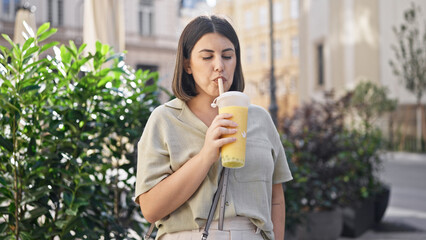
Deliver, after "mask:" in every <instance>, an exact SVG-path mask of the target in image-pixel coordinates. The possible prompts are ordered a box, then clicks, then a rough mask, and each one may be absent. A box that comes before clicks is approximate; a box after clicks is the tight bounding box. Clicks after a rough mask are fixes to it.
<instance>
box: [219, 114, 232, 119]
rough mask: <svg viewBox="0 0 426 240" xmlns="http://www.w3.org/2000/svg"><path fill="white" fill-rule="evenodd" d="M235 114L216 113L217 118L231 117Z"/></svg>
mask: <svg viewBox="0 0 426 240" xmlns="http://www.w3.org/2000/svg"><path fill="white" fill-rule="evenodd" d="M232 116H233V115H232V114H231V113H221V114H218V115H216V117H215V119H225V118H231V117H232Z"/></svg>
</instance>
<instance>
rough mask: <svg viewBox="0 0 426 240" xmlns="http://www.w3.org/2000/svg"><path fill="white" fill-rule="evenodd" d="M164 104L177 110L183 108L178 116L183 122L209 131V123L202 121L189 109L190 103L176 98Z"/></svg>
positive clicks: (203, 130)
mask: <svg viewBox="0 0 426 240" xmlns="http://www.w3.org/2000/svg"><path fill="white" fill-rule="evenodd" d="M164 105H166V107H170V108H173V109H176V110H181V112H180V114H179V115H178V116H177V117H178V119H179V120H181V121H182V122H186V123H188V124H190V125H192V126H194V127H195V128H197V129H198V130H200V131H202V132H203V133H205V132H207V129H208V127H207V125H206V124H204V122H203V121H201V119H199V118H198V117H197V116H195V114H194V113H193V112H192V111H191V109H189V107H188V105H187V104H186V103H185V102H184V101H182V100H180V99H178V98H175V99H173V100H170V101H169V102H167V103H165V104H164Z"/></svg>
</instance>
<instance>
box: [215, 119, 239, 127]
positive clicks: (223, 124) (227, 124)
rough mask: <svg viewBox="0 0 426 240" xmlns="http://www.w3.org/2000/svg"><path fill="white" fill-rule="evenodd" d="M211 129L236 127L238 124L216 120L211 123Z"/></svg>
mask: <svg viewBox="0 0 426 240" xmlns="http://www.w3.org/2000/svg"><path fill="white" fill-rule="evenodd" d="M212 126H213V127H217V126H220V127H238V124H237V123H236V122H234V121H231V120H228V119H218V120H216V121H214V122H213V123H212Z"/></svg>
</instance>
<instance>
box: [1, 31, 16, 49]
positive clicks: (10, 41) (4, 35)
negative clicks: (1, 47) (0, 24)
mask: <svg viewBox="0 0 426 240" xmlns="http://www.w3.org/2000/svg"><path fill="white" fill-rule="evenodd" d="M1 35H2V36H3V38H4V39H6V41H8V42H9V44H10V45H11V46H12V47H15V45H16V44H15V43H14V42H13V41H12V39H10V37H9V36H8V35H7V34H4V33H2V34H1Z"/></svg>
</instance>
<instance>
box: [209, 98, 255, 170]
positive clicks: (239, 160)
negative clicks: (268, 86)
mask: <svg viewBox="0 0 426 240" xmlns="http://www.w3.org/2000/svg"><path fill="white" fill-rule="evenodd" d="M216 103H217V106H218V107H219V114H221V113H231V114H232V117H231V118H230V120H231V121H234V122H236V123H237V124H238V127H237V132H236V133H234V134H226V135H223V136H222V137H235V138H237V141H235V142H232V143H229V144H226V145H224V146H222V149H221V157H222V166H224V167H227V168H241V167H244V164H245V159H246V139H247V114H248V106H249V105H250V99H249V97H248V96H247V95H246V94H244V93H242V92H238V91H230V92H225V93H223V94H221V95H220V96H219V97H218V98H217V100H216Z"/></svg>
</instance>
